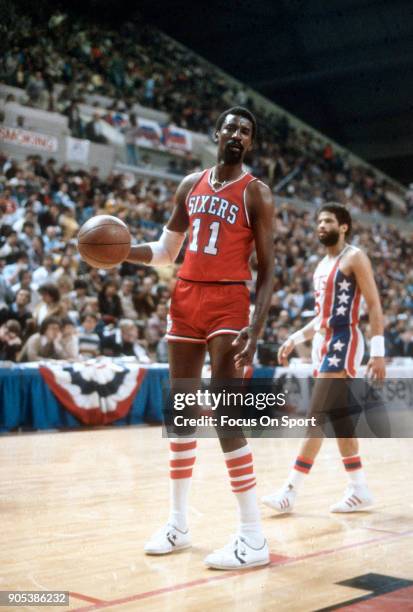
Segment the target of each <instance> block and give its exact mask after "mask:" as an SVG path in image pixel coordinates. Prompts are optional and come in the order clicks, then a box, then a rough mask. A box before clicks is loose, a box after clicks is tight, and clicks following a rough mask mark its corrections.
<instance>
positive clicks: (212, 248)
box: [188, 218, 220, 255]
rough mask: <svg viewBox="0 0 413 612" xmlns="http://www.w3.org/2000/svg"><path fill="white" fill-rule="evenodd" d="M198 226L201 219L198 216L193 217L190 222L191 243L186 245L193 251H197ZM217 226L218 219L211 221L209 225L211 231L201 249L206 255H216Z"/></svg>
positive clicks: (218, 225) (218, 226)
mask: <svg viewBox="0 0 413 612" xmlns="http://www.w3.org/2000/svg"><path fill="white" fill-rule="evenodd" d="M200 227H201V219H199V218H198V219H194V221H193V223H192V240H191V244H190V245H189V247H188V248H189V250H190V251H192V252H194V253H196V252H197V251H198V234H199V229H200ZM219 228H220V223H219V221H213V222H212V223H211V225H210V226H209V231H210V232H211V233H210V236H209V242H208V244H207V245H206V246H205V247H204V250H203V252H204V253H206V254H207V255H216V254H217V253H218V249H217V246H216V245H217V241H218V234H219Z"/></svg>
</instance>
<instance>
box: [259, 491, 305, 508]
mask: <svg viewBox="0 0 413 612" xmlns="http://www.w3.org/2000/svg"><path fill="white" fill-rule="evenodd" d="M296 497H297V491H295V490H294V489H293V488H292V486H291V485H287V486H286V487H283V488H282V489H280V490H279V491H277V492H276V493H274V494H273V495H265V496H264V497H262V498H261V501H262V503H263V504H265V505H266V506H268V507H269V508H272V509H273V510H276V511H277V512H280V513H281V514H286V513H287V512H291V511H292V509H293V508H294V502H295V498H296Z"/></svg>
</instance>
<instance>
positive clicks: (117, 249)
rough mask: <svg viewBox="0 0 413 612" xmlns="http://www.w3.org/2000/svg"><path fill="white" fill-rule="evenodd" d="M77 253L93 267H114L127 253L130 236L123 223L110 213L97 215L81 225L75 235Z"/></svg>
mask: <svg viewBox="0 0 413 612" xmlns="http://www.w3.org/2000/svg"><path fill="white" fill-rule="evenodd" d="M77 242H78V249H79V253H80V255H81V257H82V259H83V260H84V261H86V263H88V264H89V265H90V266H92V267H93V268H106V269H108V268H114V267H115V266H117V265H119V264H120V263H122V261H124V259H125V257H127V255H128V254H129V250H130V245H131V236H130V233H129V230H128V228H127V226H126V225H125V223H124V222H123V221H121V220H120V219H117V218H116V217H112V216H111V215H98V216H96V217H92V218H91V219H88V220H87V221H86V223H84V224H83V225H82V227H81V228H80V230H79V234H78V237H77Z"/></svg>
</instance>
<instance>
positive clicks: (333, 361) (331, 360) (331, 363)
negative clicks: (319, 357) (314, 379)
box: [327, 355, 341, 368]
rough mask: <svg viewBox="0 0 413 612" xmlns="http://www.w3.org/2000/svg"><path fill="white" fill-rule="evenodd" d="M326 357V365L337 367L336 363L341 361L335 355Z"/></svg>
mask: <svg viewBox="0 0 413 612" xmlns="http://www.w3.org/2000/svg"><path fill="white" fill-rule="evenodd" d="M327 359H328V365H329V366H333V367H334V368H337V367H338V364H339V363H340V361H341V359H339V358H338V357H337V355H333V356H332V357H327Z"/></svg>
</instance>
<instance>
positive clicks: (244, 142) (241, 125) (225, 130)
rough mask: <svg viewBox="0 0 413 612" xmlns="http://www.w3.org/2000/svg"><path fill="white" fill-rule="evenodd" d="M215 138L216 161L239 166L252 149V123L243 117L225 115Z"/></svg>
mask: <svg viewBox="0 0 413 612" xmlns="http://www.w3.org/2000/svg"><path fill="white" fill-rule="evenodd" d="M217 138H218V159H219V160H222V161H223V162H224V163H226V164H239V163H241V162H242V160H243V159H244V156H245V154H246V152H247V151H250V150H251V149H252V123H251V121H250V120H249V119H246V118H245V117H239V116H238V115H227V116H226V117H225V119H224V122H223V124H222V126H221V129H220V130H219V131H217Z"/></svg>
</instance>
